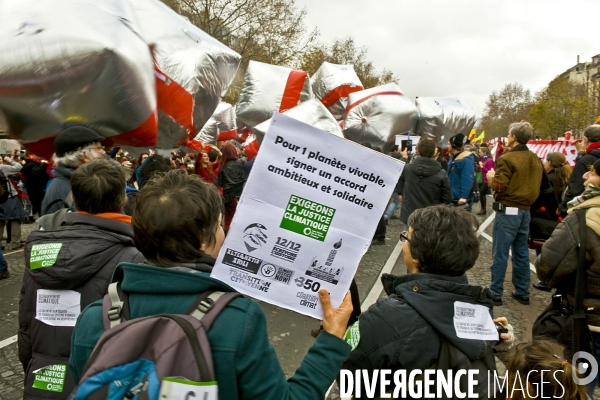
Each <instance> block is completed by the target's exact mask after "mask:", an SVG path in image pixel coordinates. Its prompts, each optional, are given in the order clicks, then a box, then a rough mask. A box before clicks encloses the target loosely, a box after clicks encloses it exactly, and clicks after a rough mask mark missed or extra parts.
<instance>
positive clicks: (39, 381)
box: [32, 364, 67, 393]
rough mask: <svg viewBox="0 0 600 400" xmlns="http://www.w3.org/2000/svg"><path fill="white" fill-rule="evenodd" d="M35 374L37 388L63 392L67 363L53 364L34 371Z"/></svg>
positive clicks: (34, 383)
mask: <svg viewBox="0 0 600 400" xmlns="http://www.w3.org/2000/svg"><path fill="white" fill-rule="evenodd" d="M32 373H33V375H34V376H35V378H34V380H33V386H32V387H34V388H36V389H40V390H47V391H49V392H58V393H62V391H63V388H64V386H65V376H66V375H67V365H66V364H53V365H48V366H47V367H43V368H40V369H37V370H35V371H33V372H32Z"/></svg>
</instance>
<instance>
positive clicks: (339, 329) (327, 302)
mask: <svg viewBox="0 0 600 400" xmlns="http://www.w3.org/2000/svg"><path fill="white" fill-rule="evenodd" d="M319 298H320V300H321V305H322V306H323V321H322V325H323V329H324V330H326V331H327V332H329V333H331V334H332V335H334V336H337V337H339V338H340V339H343V338H344V335H345V334H346V329H347V328H348V321H349V320H350V314H351V313H352V298H351V297H350V291H348V293H346V297H344V301H342V304H340V308H336V309H334V308H333V307H332V306H331V298H330V297H329V292H328V291H327V289H321V290H319Z"/></svg>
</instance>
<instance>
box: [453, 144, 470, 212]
mask: <svg viewBox="0 0 600 400" xmlns="http://www.w3.org/2000/svg"><path fill="white" fill-rule="evenodd" d="M466 142H467V137H466V136H465V135H463V134H462V133H457V134H456V135H454V136H452V137H451V138H450V140H448V152H449V153H450V160H448V179H449V181H450V189H451V190H452V203H454V204H455V205H457V206H462V207H465V209H466V210H468V211H471V207H472V204H473V202H472V197H473V185H474V183H475V157H474V155H473V153H471V152H470V151H463V150H464V146H465V143H466Z"/></svg>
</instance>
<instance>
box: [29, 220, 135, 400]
mask: <svg viewBox="0 0 600 400" xmlns="http://www.w3.org/2000/svg"><path fill="white" fill-rule="evenodd" d="M34 246H35V247H34ZM142 260H143V256H142V254H141V253H140V252H139V251H138V250H137V249H136V248H135V245H134V242H133V229H132V228H131V226H129V225H127V224H125V223H122V222H117V221H114V220H110V219H106V218H100V217H95V216H93V215H89V214H88V215H84V214H78V213H67V214H66V215H65V219H64V222H63V226H61V227H60V228H58V229H56V230H52V231H34V232H32V233H31V234H30V235H29V237H28V240H27V243H26V244H25V263H26V266H25V274H24V275H23V286H22V288H21V296H20V301H19V332H18V346H19V360H20V361H21V363H22V364H23V368H24V370H25V395H24V398H25V399H42V398H44V399H66V398H67V396H68V395H69V394H70V391H71V389H72V388H73V381H72V378H71V375H70V374H69V373H67V374H66V376H65V377H64V383H62V384H61V391H59V392H55V391H47V390H41V389H37V388H34V387H33V386H34V385H35V386H36V387H39V385H40V383H42V382H40V381H39V379H38V380H36V378H35V374H34V371H37V370H39V369H41V368H43V367H47V366H50V365H60V366H65V367H64V368H66V365H67V364H68V360H69V355H70V352H71V334H72V333H73V326H74V325H75V318H76V317H77V315H79V313H80V312H81V311H83V309H84V308H85V307H86V306H87V305H88V304H90V303H92V302H94V301H96V300H98V299H101V298H102V297H103V296H104V294H105V293H106V291H107V288H108V284H109V283H110V279H111V276H112V273H113V271H114V269H115V268H116V266H117V265H118V264H119V263H121V262H127V261H129V262H131V261H135V262H138V261H142ZM57 295H59V296H61V297H60V299H62V300H58V298H57V297H56V296H57ZM66 300H70V301H73V302H74V305H73V308H67V307H65V306H64V303H61V302H64V301H66ZM53 304H54V305H55V309H56V310H57V311H48V308H52V307H53ZM44 310H45V311H44ZM64 310H68V311H64ZM61 312H62V313H61ZM61 314H65V315H66V317H62V316H61ZM67 314H68V315H67ZM60 325H62V326H60ZM61 368H62V367H61Z"/></svg>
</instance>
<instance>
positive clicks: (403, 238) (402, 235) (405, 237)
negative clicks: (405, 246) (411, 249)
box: [400, 231, 410, 243]
mask: <svg viewBox="0 0 600 400" xmlns="http://www.w3.org/2000/svg"><path fill="white" fill-rule="evenodd" d="M400 241H401V242H409V243H410V239H409V238H408V232H407V231H404V232H400Z"/></svg>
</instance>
